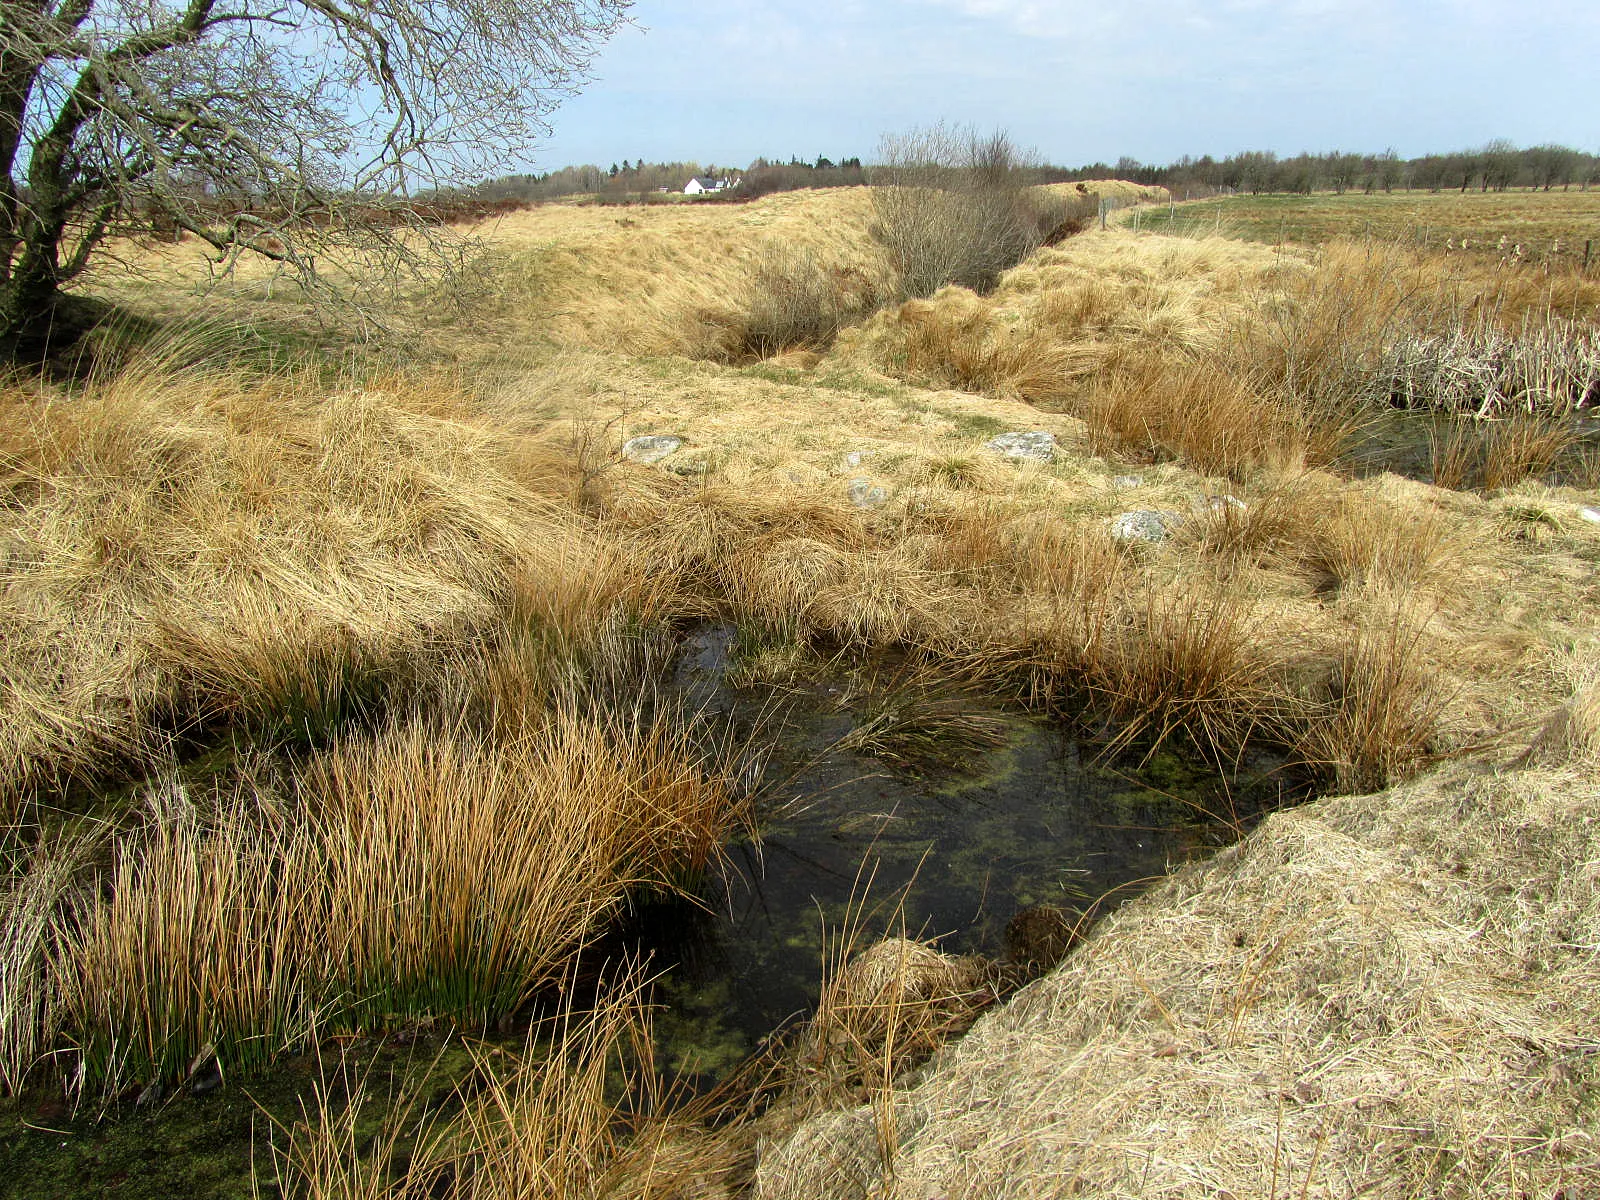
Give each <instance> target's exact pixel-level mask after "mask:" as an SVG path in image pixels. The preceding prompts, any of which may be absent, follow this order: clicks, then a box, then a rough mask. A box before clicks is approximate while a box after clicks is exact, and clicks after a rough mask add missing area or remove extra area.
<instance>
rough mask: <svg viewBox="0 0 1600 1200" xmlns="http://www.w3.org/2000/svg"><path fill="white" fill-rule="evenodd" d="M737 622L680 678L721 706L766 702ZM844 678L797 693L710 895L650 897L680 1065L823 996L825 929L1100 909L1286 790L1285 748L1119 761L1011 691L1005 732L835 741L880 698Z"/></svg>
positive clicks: (669, 1047)
mask: <svg viewBox="0 0 1600 1200" xmlns="http://www.w3.org/2000/svg"><path fill="white" fill-rule="evenodd" d="M736 637H737V635H736V632H735V631H734V630H732V629H731V628H729V627H726V626H715V627H708V628H703V629H700V630H697V631H695V632H694V633H692V634H691V635H690V637H689V638H688V639H687V641H686V642H685V644H684V647H683V651H682V653H681V655H680V657H679V660H678V664H677V668H676V671H675V679H676V683H677V685H678V687H679V688H680V690H681V691H682V692H683V693H684V694H685V695H686V696H687V698H689V699H690V701H691V702H692V703H694V704H696V705H698V706H700V707H701V708H702V709H703V710H704V711H705V712H706V713H707V716H708V718H715V717H717V716H728V715H732V716H735V717H736V716H737V713H738V712H739V711H740V710H741V709H742V708H747V707H749V706H750V705H752V704H753V703H755V698H754V697H746V696H740V695H737V694H735V693H733V692H732V691H731V690H730V689H728V688H727V687H726V686H725V685H724V683H723V681H722V673H723V671H724V670H725V669H726V666H727V663H728V660H729V654H730V651H731V650H732V649H733V647H734V646H735V643H736ZM843 683H844V681H843V680H842V679H841V680H839V681H836V682H835V683H834V684H831V685H830V684H829V683H827V682H819V683H817V684H816V685H815V687H814V688H813V689H812V691H811V693H810V694H807V695H804V696H802V697H800V698H799V699H798V701H797V702H796V704H795V706H794V708H793V710H792V711H791V713H790V714H789V716H788V719H787V721H786V722H785V732H784V733H783V735H782V736H781V737H780V739H779V749H778V751H777V753H776V754H775V756H774V759H773V761H771V762H770V763H769V764H768V768H767V774H768V776H769V778H771V777H774V776H775V777H778V778H783V777H784V776H785V775H789V777H788V778H787V779H786V781H785V782H784V783H782V784H781V785H779V786H777V787H775V788H773V789H772V790H771V791H770V793H769V794H768V795H766V797H765V798H764V800H763V803H762V810H763V811H762V812H761V814H760V836H759V839H758V840H755V841H752V842H748V843H743V844H739V845H736V846H734V847H732V848H731V849H730V851H729V853H728V856H727V860H726V862H725V864H724V866H723V868H722V870H721V871H720V872H718V873H717V874H715V875H714V876H713V877H712V878H711V879H710V880H709V881H708V884H707V887H706V888H705V893H704V896H703V907H696V906H691V905H687V904H674V905H670V906H661V907H658V908H655V909H651V910H648V911H646V912H644V913H642V914H641V916H640V922H639V927H638V930H637V932H638V933H639V935H640V937H641V939H642V941H643V943H644V944H645V945H646V946H647V947H648V948H649V949H650V950H651V951H652V952H653V953H654V955H655V963H656V965H657V966H658V968H659V967H661V966H666V965H668V964H670V967H669V969H668V973H667V975H666V977H665V978H664V979H663V980H662V983H661V985H660V987H659V989H658V992H657V1000H658V1001H659V1002H660V1003H662V1004H663V1006H664V1007H663V1010H662V1013H661V1016H660V1018H659V1019H658V1022H657V1026H658V1036H659V1040H660V1042H661V1048H662V1050H663V1052H664V1054H665V1057H666V1061H667V1065H668V1066H669V1067H671V1068H674V1069H676V1070H680V1071H683V1072H685V1073H687V1074H689V1075H695V1076H699V1077H701V1078H702V1079H706V1080H709V1079H712V1078H714V1077H716V1076H717V1075H719V1074H721V1073H722V1072H724V1071H725V1070H727V1069H728V1068H729V1067H730V1066H732V1065H734V1064H735V1063H736V1062H738V1061H739V1060H740V1059H742V1058H743V1057H744V1056H745V1055H747V1054H749V1053H750V1052H751V1051H753V1050H755V1049H756V1048H757V1047H758V1046H759V1045H760V1043H761V1041H762V1039H763V1038H764V1037H766V1036H767V1035H768V1034H769V1033H770V1032H772V1031H773V1030H774V1029H776V1028H778V1027H780V1026H781V1025H783V1024H784V1023H785V1022H786V1021H789V1020H790V1019H792V1018H794V1017H796V1016H799V1015H803V1014H804V1013H805V1012H806V1011H808V1010H809V1009H810V1008H811V1007H812V1006H813V1005H815V1003H816V1001H817V998H818V993H819V990H820V984H821V975H822V963H823V958H824V953H825V943H824V931H825V930H827V931H829V934H828V936H829V938H830V939H831V940H832V941H834V942H837V939H838V938H840V937H842V936H843V933H842V931H843V930H844V929H845V928H846V927H853V926H859V927H860V930H861V933H862V935H863V938H864V940H871V939H872V938H874V937H876V936H879V935H882V934H883V933H886V932H887V933H898V932H899V931H900V930H901V929H902V928H903V929H904V930H905V931H906V932H908V933H909V934H910V935H912V936H917V937H933V938H937V939H938V942H939V945H940V948H941V949H944V950H947V951H952V952H957V953H977V954H983V955H985V956H988V957H1000V956H1003V955H1004V953H1005V949H1006V947H1005V938H1004V932H1005V927H1006V925H1007V923H1008V922H1009V921H1010V920H1011V918H1012V917H1013V916H1015V915H1016V914H1017V913H1018V912H1019V911H1020V910H1023V909H1027V908H1031V907H1033V906H1036V905H1041V904H1047V905H1053V906H1056V907H1059V908H1062V909H1064V910H1067V911H1068V912H1069V913H1081V912H1090V913H1091V914H1093V913H1096V912H1099V911H1104V910H1105V909H1106V908H1108V907H1112V906H1114V905H1115V904H1116V903H1120V902H1121V900H1122V899H1124V898H1126V897H1129V896H1132V895H1135V894H1137V892H1138V890H1139V889H1140V887H1141V886H1142V885H1143V884H1144V883H1146V882H1149V881H1152V880H1154V879H1156V878H1159V877H1160V876H1162V875H1164V874H1165V873H1166V872H1167V871H1168V870H1169V869H1170V868H1171V867H1172V866H1173V865H1175V864H1177V863H1181V862H1183V861H1185V860H1186V859H1188V858H1190V857H1192V856H1194V855H1195V854H1197V853H1201V852H1204V851H1207V850H1209V849H1210V848H1212V847H1215V846H1216V845H1217V844H1219V841H1222V840H1227V839H1228V838H1229V837H1231V836H1232V835H1231V832H1230V828H1231V825H1230V823H1231V822H1235V821H1247V820H1248V819H1249V818H1250V816H1251V815H1252V814H1254V813H1258V812H1260V811H1261V810H1262V809H1263V808H1266V807H1270V806H1273V805H1276V804H1278V803H1281V802H1283V801H1284V800H1285V799H1286V798H1287V790H1288V788H1289V780H1288V778H1287V777H1286V776H1285V774H1284V773H1283V772H1282V770H1281V764H1278V763H1276V762H1270V761H1256V762H1252V763H1248V764H1245V765H1244V766H1243V768H1242V769H1241V770H1239V771H1238V772H1236V773H1234V774H1233V775H1232V776H1231V778H1225V777H1223V776H1222V775H1220V774H1219V773H1217V772H1215V771H1213V770H1210V769H1208V768H1206V767H1204V766H1203V765H1202V764H1198V763H1196V762H1194V761H1186V760H1182V759H1180V758H1179V757H1178V756H1176V755H1174V754H1171V753H1166V752H1163V753H1158V754H1156V755H1154V756H1152V757H1150V758H1149V759H1148V761H1143V762H1141V761H1140V760H1139V758H1138V757H1136V756H1135V757H1130V756H1125V757H1124V758H1122V759H1120V760H1112V761H1105V759H1104V755H1103V753H1102V748H1101V747H1100V746H1098V745H1096V744H1094V743H1093V742H1091V741H1088V740H1084V739H1082V738H1079V737H1076V736H1074V735H1073V734H1072V733H1071V732H1069V731H1067V730H1064V729H1062V728H1060V727H1059V726H1055V725H1051V724H1047V723H1045V722H1042V721H1039V720H1036V719H1033V718H1030V717H1028V716H1026V715H1023V714H1020V713H1005V712H1002V711H998V710H996V711H993V712H990V713H987V714H985V719H986V720H987V721H989V722H991V725H990V726H989V728H991V729H992V730H993V732H994V740H997V741H999V743H1000V744H998V745H994V746H993V747H991V748H987V749H974V750H972V751H971V752H969V753H967V754H965V755H963V756H962V757H961V759H960V761H958V762H956V763H954V764H951V766H950V767H949V768H948V769H944V770H941V771H939V772H937V773H925V774H914V773H911V772H907V771H905V770H902V769H896V768H893V767H891V766H889V765H887V764H886V763H885V762H884V761H882V760H881V759H880V758H877V757H875V756H873V755H871V754H867V753H862V752H858V751H855V750H851V749H849V748H847V745H846V746H844V747H842V746H841V745H840V743H841V741H844V742H846V743H847V744H848V740H849V738H850V735H851V733H852V730H854V729H855V728H856V727H857V725H858V722H859V721H861V720H862V719H863V717H864V712H863V709H864V707H865V706H864V705H862V706H857V705H853V704H852V703H851V702H850V700H849V698H848V689H847V687H845V686H841V685H843ZM841 696H844V697H845V698H844V699H843V702H841V700H840V697H841ZM974 703H979V702H976V701H975V702H974ZM791 772H792V774H791Z"/></svg>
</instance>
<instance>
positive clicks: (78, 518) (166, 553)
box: [0, 371, 650, 803]
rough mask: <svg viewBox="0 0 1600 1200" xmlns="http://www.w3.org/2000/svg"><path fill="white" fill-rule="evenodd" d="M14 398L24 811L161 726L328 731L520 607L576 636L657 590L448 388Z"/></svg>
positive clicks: (13, 745)
mask: <svg viewBox="0 0 1600 1200" xmlns="http://www.w3.org/2000/svg"><path fill="white" fill-rule="evenodd" d="M8 401H9V402H8V406H7V408H6V409H5V420H6V423H7V443H8V445H10V446H11V448H12V449H11V451H10V456H9V457H8V459H7V460H6V461H5V463H4V469H5V472H6V475H7V479H8V481H9V486H10V488H11V489H12V491H13V494H20V495H22V496H23V497H25V500H26V502H23V503H18V504H15V505H13V506H11V507H9V508H8V509H7V511H6V515H5V536H6V538H7V543H6V545H7V569H6V571H5V575H4V592H5V600H6V603H5V607H4V614H3V621H4V625H5V627H6V628H7V630H8V634H9V636H8V652H9V657H8V664H7V666H8V671H7V679H6V682H7V686H6V688H5V689H4V693H3V695H0V704H3V705H4V708H5V713H4V716H5V719H4V722H3V728H4V729H5V731H6V732H5V734H4V746H3V747H0V751H3V753H0V765H3V767H4V778H3V779H0V789H3V791H4V792H5V793H6V794H7V795H8V796H10V797H11V798H12V801H11V802H12V803H14V802H15V799H16V798H17V797H18V796H20V795H22V794H25V793H26V792H27V791H28V790H29V789H30V788H34V787H37V786H41V785H44V784H48V783H49V782H51V781H52V780H58V779H60V778H63V777H70V776H73V775H82V776H92V775H93V774H94V773H95V771H97V770H101V769H105V768H106V767H108V766H110V765H112V764H114V763H115V762H117V761H119V760H123V759H127V758H129V757H134V756H137V755H139V754H142V753H145V752H146V751H147V750H148V749H149V748H150V747H151V746H152V744H154V743H155V742H157V741H158V740H159V736H160V727H161V726H162V725H163V724H164V723H170V722H173V721H176V722H177V723H179V724H184V723H187V722H193V721H199V722H203V723H208V722H212V721H217V720H229V721H231V720H251V721H262V722H265V723H268V724H272V723H274V722H276V723H278V724H280V725H283V726H285V727H286V728H288V729H293V728H302V731H303V729H304V727H306V726H307V725H310V726H313V727H316V726H320V725H322V724H326V723H327V721H328V720H329V719H333V718H336V717H337V716H338V715H340V714H341V713H345V712H347V711H348V710H349V708H350V706H351V704H352V703H353V702H358V701H360V700H361V697H362V696H363V694H366V693H371V692H374V691H381V690H382V685H385V684H386V683H388V682H394V681H395V679H394V677H395V675H396V673H399V674H400V675H401V676H404V675H405V674H407V673H413V674H414V673H415V672H416V670H417V669H419V668H420V666H421V664H423V663H425V662H426V661H428V660H429V659H430V657H432V658H437V657H438V656H439V655H441V654H445V653H448V652H449V651H450V649H451V648H452V647H455V646H458V645H460V644H462V643H463V641H465V640H467V639H470V638H471V637H472V636H473V634H474V632H475V631H476V630H479V629H481V628H483V627H485V626H486V625H490V624H493V623H494V622H495V621H497V620H500V619H503V617H504V616H505V614H507V613H508V612H509V613H511V614H512V615H513V616H516V617H518V618H522V619H528V620H537V621H540V622H542V623H544V624H547V625H549V626H551V627H553V628H557V629H560V630H563V631H565V633H566V634H567V635H569V636H571V637H574V638H582V637H584V636H587V632H588V631H590V630H593V629H594V628H596V627H597V625H598V624H600V622H599V621H597V617H598V616H600V615H601V614H603V612H605V611H607V610H608V609H609V608H611V607H616V606H618V605H622V606H627V605H630V604H637V605H638V606H639V608H640V609H641V610H642V609H644V608H648V607H649V605H650V597H649V596H648V595H647V594H646V592H645V590H644V589H646V588H647V587H648V586H649V580H648V579H647V578H645V577H644V575H643V573H642V572H640V571H638V570H637V569H636V567H635V564H634V563H633V562H632V561H631V560H630V559H629V557H628V553H627V551H626V549H625V548H624V546H623V544H622V543H621V542H616V541H612V542H610V543H606V542H604V541H603V540H601V539H598V538H596V537H595V536H594V535H593V534H592V533H586V532H585V531H584V528H583V521H582V520H581V519H580V518H579V517H577V515H576V514H574V513H573V512H572V510H571V507H570V505H569V502H568V501H569V494H565V493H569V492H570V482H571V481H570V479H566V478H563V477H562V476H561V475H560V474H559V473H556V472H552V471H548V470H545V471H536V470H534V469H531V467H530V463H529V458H528V454H527V453H526V452H524V453H523V454H522V455H521V456H520V458H519V459H518V460H517V461H515V462H513V461H511V460H512V459H513V455H512V453H511V450H512V447H510V446H507V444H506V442H505V440H504V439H503V438H501V437H500V436H498V435H497V434H496V432H495V431H494V430H493V429H492V428H490V427H488V426H487V424H486V423H485V422H483V421H482V420H481V419H479V418H477V417H476V416H475V414H473V411H472V409H473V402H471V401H470V400H468V399H466V398H465V397H463V396H462V394H461V393H460V392H459V391H456V390H453V389H452V387H451V385H449V384H448V382H440V381H438V380H425V379H424V380H414V379H396V380H394V381H393V382H392V383H390V384H389V385H388V386H386V387H384V388H381V389H365V390H346V391H335V392H332V393H331V394H330V393H328V392H325V391H321V390H320V389H317V388H316V387H315V385H313V384H311V383H310V382H309V381H304V380H302V381H298V382H292V383H291V384H290V385H289V386H284V385H283V384H281V383H279V382H277V381H273V380H267V381H264V382H260V383H254V384H247V383H245V382H243V381H240V380H235V379H233V378H231V377H227V376H215V375H205V374H201V375H188V376H180V377H175V378H167V377H164V376H163V375H161V374H160V372H159V371H158V372H156V373H154V374H152V375H149V376H145V377H133V376H130V377H126V378H121V379H118V380H114V381H112V382H110V383H109V384H105V385H101V386H99V387H94V386H91V389H90V391H89V392H88V394H86V395H83V396H78V397H73V398H71V399H67V398H59V399H54V400H52V399H50V398H49V396H48V395H33V396H28V395H21V394H15V393H13V394H11V395H9V397H8ZM268 410H270V411H271V412H272V414H273V416H272V418H271V419H270V420H268V419H266V418H265V417H264V416H263V412H264V411H268ZM503 464H504V465H503ZM536 489H542V490H536Z"/></svg>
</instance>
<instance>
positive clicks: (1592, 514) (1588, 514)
mask: <svg viewBox="0 0 1600 1200" xmlns="http://www.w3.org/2000/svg"><path fill="white" fill-rule="evenodd" d="M1578 515H1579V516H1580V517H1582V518H1583V519H1584V520H1585V521H1587V522H1589V524H1591V525H1600V508H1590V507H1589V506H1588V505H1585V506H1584V507H1582V508H1580V509H1579V510H1578Z"/></svg>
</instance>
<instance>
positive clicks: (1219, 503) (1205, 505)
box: [1194, 495, 1250, 514]
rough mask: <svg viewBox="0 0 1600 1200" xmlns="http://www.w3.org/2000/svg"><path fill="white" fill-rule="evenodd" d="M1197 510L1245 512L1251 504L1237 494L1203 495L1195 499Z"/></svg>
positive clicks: (1219, 512) (1206, 511)
mask: <svg viewBox="0 0 1600 1200" xmlns="http://www.w3.org/2000/svg"><path fill="white" fill-rule="evenodd" d="M1194 507H1195V511H1196V512H1202V513H1218V514H1221V513H1225V512H1236V513H1241V512H1244V511H1245V510H1246V509H1247V508H1249V507H1250V506H1249V505H1248V504H1246V503H1245V502H1244V501H1243V500H1241V499H1239V497H1237V496H1228V495H1222V496H1203V497H1201V498H1200V499H1199V500H1196V501H1195V505H1194Z"/></svg>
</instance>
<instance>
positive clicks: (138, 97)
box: [0, 0, 631, 356]
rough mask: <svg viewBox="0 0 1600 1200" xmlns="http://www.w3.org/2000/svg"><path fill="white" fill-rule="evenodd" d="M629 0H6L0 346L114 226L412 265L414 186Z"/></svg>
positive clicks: (473, 166) (520, 113)
mask: <svg viewBox="0 0 1600 1200" xmlns="http://www.w3.org/2000/svg"><path fill="white" fill-rule="evenodd" d="M630 3H631V0H0V167H3V168H4V172H3V174H0V356H14V355H15V354H17V353H19V352H23V351H25V350H26V349H27V346H28V344H29V342H30V339H32V338H33V337H34V335H35V334H36V333H37V332H38V331H39V330H42V329H46V328H49V327H51V326H52V325H54V324H56V322H55V321H54V313H53V310H54V308H55V307H56V306H57V305H58V304H59V303H60V301H61V296H62V291H61V289H62V286H63V285H64V284H66V283H67V282H68V281H70V280H71V279H72V278H73V277H74V276H75V275H77V274H79V273H81V272H82V271H83V270H85V269H86V268H87V267H88V266H89V265H90V263H91V262H92V261H93V258H94V249H95V247H96V246H97V245H99V244H100V242H101V241H102V239H103V238H105V237H106V236H107V234H108V232H109V231H111V230H113V229H124V230H126V229H130V228H135V229H136V228H139V227H141V226H143V227H145V228H152V227H154V226H155V225H157V224H159V225H162V226H165V227H166V228H168V229H170V230H185V231H188V232H190V233H193V234H194V235H195V236H197V237H200V238H201V239H202V240H203V241H204V242H205V243H206V244H207V245H208V246H210V247H211V248H212V251H213V254H214V256H215V260H216V264H217V268H218V269H219V270H221V271H223V272H224V273H226V272H228V271H231V270H232V269H233V267H234V266H235V265H236V264H237V263H238V262H239V260H240V256H241V255H246V254H258V255H261V256H264V257H265V258H267V259H269V260H271V261H273V262H276V263H278V264H279V265H280V266H281V267H282V268H283V269H284V270H286V271H288V272H291V273H293V274H294V275H296V276H297V277H298V278H299V279H300V281H301V282H302V284H303V285H305V286H306V287H307V288H309V289H319V288H326V286H327V272H326V271H322V270H320V269H319V263H323V262H328V261H338V260H339V259H341V257H344V258H349V259H352V260H360V261H362V262H363V264H364V265H365V266H366V267H369V268H370V267H372V266H373V265H381V266H382V267H383V268H384V269H385V270H389V271H414V270H419V269H421V268H422V267H423V266H424V263H425V260H426V259H428V258H429V257H430V256H436V255H435V252H436V251H437V249H438V243H437V239H435V238H432V237H424V236H419V233H418V230H417V227H416V226H417V221H416V212H415V205H414V204H413V201H414V199H415V196H416V194H417V192H418V191H419V190H421V189H425V188H429V187H437V186H440V185H444V184H449V183H453V182H458V181H459V179H460V178H461V177H462V176H472V175H475V174H478V173H482V172H483V171H486V170H489V169H492V168H495V167H498V166H499V165H500V164H502V163H503V162H504V161H505V159H506V158H507V157H508V156H510V155H513V154H516V153H518V152H519V151H521V150H524V149H525V148H526V147H527V146H528V145H530V144H531V143H532V142H533V141H534V140H536V139H537V138H538V137H540V136H542V135H543V134H544V133H545V132H547V125H546V122H547V121H548V118H549V116H550V114H551V112H552V111H553V110H554V108H555V106H556V104H558V103H559V101H560V100H561V99H562V98H564V97H565V96H567V95H569V94H571V93H572V92H573V91H575V90H576V88H577V87H578V86H579V85H580V84H581V83H582V82H583V80H584V79H585V77H586V73H587V71H588V69H589V66H590V63H591V61H592V56H593V54H594V52H595V50H596V49H597V48H598V46H599V45H600V44H601V43H602V42H603V41H604V40H605V39H606V38H607V37H608V36H609V35H610V34H611V33H612V32H613V31H614V30H615V29H616V27H617V26H618V25H619V24H620V23H621V21H622V20H623V19H624V17H625V15H626V10H627V8H628V7H629V4H630Z"/></svg>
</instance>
